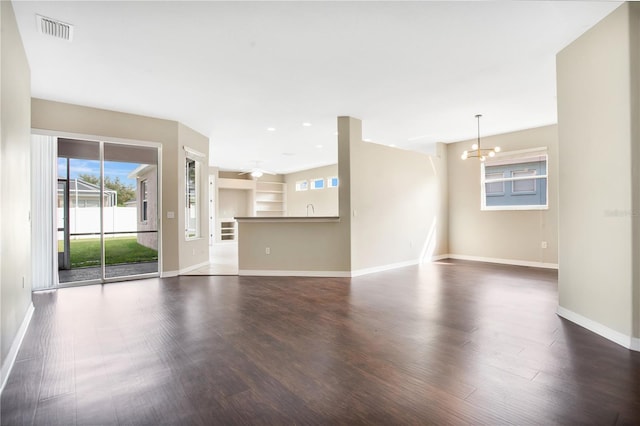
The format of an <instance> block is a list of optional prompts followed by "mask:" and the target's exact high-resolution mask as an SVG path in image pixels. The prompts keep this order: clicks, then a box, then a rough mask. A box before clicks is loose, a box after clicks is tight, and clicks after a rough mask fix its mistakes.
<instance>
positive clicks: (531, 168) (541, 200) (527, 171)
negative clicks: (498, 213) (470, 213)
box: [481, 149, 548, 210]
mask: <svg viewBox="0 0 640 426" xmlns="http://www.w3.org/2000/svg"><path fill="white" fill-rule="evenodd" d="M547 160H548V158H547V153H546V149H535V150H527V151H518V152H511V153H509V152H505V153H502V154H500V155H498V156H496V157H494V158H493V159H491V160H487V161H486V162H485V163H482V168H481V170H482V172H481V173H482V175H481V181H482V206H481V208H482V210H543V209H547V208H548V202H547V178H548V177H547Z"/></svg>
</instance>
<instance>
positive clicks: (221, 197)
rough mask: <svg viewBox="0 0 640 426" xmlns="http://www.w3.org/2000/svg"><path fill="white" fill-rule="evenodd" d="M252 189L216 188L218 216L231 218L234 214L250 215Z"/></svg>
mask: <svg viewBox="0 0 640 426" xmlns="http://www.w3.org/2000/svg"><path fill="white" fill-rule="evenodd" d="M251 192H252V190H248V189H225V188H219V189H218V217H219V218H220V219H232V218H234V217H236V216H251V215H252V211H253V208H252V206H251V205H250V201H251Z"/></svg>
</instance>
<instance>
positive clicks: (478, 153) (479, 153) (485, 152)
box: [460, 114, 500, 161]
mask: <svg viewBox="0 0 640 426" xmlns="http://www.w3.org/2000/svg"><path fill="white" fill-rule="evenodd" d="M480 117H482V114H476V119H477V120H478V141H477V142H476V143H474V144H473V145H471V150H470V151H467V150H465V151H464V152H463V153H462V155H461V156H460V158H462V159H463V160H466V159H467V158H477V159H478V160H480V161H485V160H486V159H487V157H494V156H495V155H496V153H498V152H500V147H499V146H496V147H495V148H480Z"/></svg>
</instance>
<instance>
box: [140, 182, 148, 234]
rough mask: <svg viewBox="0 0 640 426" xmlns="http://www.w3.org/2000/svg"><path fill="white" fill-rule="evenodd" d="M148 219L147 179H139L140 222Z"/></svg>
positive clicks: (145, 221)
mask: <svg viewBox="0 0 640 426" xmlns="http://www.w3.org/2000/svg"><path fill="white" fill-rule="evenodd" d="M148 220H149V184H148V182H147V179H140V222H141V223H147V221H148Z"/></svg>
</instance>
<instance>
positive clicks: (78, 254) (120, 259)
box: [58, 237, 158, 268]
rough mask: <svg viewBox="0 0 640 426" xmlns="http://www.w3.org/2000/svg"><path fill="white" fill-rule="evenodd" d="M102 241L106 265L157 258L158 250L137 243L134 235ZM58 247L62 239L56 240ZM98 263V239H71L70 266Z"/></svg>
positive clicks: (60, 247) (147, 260)
mask: <svg viewBox="0 0 640 426" xmlns="http://www.w3.org/2000/svg"><path fill="white" fill-rule="evenodd" d="M104 243H105V250H104V253H105V262H106V264H107V265H117V264H120V263H137V262H151V261H154V260H158V252H157V251H156V250H153V249H150V248H149V247H145V246H143V245H141V244H138V242H137V241H136V237H120V238H106V239H105V240H104ZM58 247H59V250H62V241H58ZM99 265H100V239H98V238H96V239H86V240H71V267H72V268H83V267H86V266H99Z"/></svg>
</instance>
